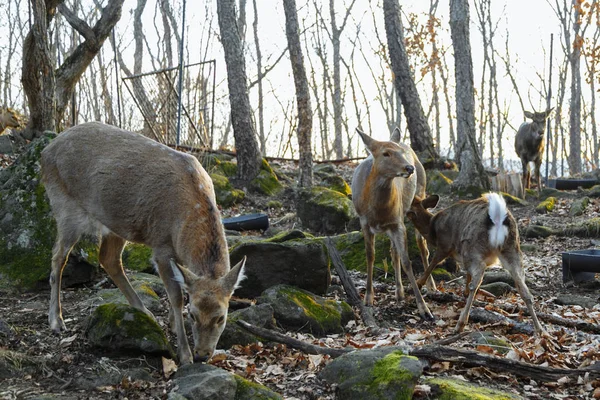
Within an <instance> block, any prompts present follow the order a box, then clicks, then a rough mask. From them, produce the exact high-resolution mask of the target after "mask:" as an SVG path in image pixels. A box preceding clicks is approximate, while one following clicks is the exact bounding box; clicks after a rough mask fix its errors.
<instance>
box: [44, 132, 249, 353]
mask: <svg viewBox="0 0 600 400" xmlns="http://www.w3.org/2000/svg"><path fill="white" fill-rule="evenodd" d="M41 165H42V181H43V183H44V186H45V188H46V193H47V194H48V197H49V199H50V205H51V207H52V211H53V213H54V217H55V218H56V223H57V231H58V232H57V238H56V243H55V245H54V248H53V252H52V271H51V275H50V286H51V299H50V311H49V315H48V321H49V323H50V327H51V328H52V330H54V331H55V332H60V331H61V330H64V329H65V324H64V321H63V317H62V311H61V303H60V285H61V276H62V271H63V268H64V266H65V264H66V261H67V258H68V256H69V253H70V252H71V249H72V248H73V246H74V245H75V244H76V243H77V242H78V240H79V239H80V237H81V236H82V235H84V234H90V235H95V236H97V237H99V243H100V257H99V259H100V264H101V265H102V267H103V268H104V270H105V271H106V272H107V273H108V275H109V276H110V277H111V279H112V280H113V281H114V283H115V284H116V285H117V287H118V288H119V289H120V290H121V292H123V294H124V295H125V297H126V298H127V300H128V301H129V303H130V304H131V305H132V306H133V307H135V308H137V309H139V310H141V311H143V312H145V313H147V314H148V315H152V314H151V313H150V311H148V309H147V308H146V307H145V306H144V304H143V303H142V301H141V300H140V298H139V297H138V295H137V294H136V293H135V291H134V290H133V288H132V287H131V284H130V283H129V280H128V279H127V276H126V275H125V274H124V272H123V265H122V262H121V253H122V251H123V248H124V246H125V244H126V241H131V242H136V243H142V244H145V245H147V246H148V247H151V248H152V250H153V252H152V261H153V263H154V264H155V266H156V267H157V269H158V272H159V274H160V277H161V279H162V280H163V282H164V284H165V286H166V289H167V294H168V296H169V300H170V303H171V310H170V313H169V317H170V320H171V324H172V327H173V329H174V331H175V332H176V334H177V345H178V356H179V362H180V363H182V364H189V363H192V362H193V361H200V362H203V361H207V360H208V359H209V358H210V357H211V356H212V354H213V352H214V350H215V347H216V344H217V342H218V340H219V337H220V336H221V333H222V332H223V329H224V328H225V323H226V321H227V309H228V305H229V299H230V297H231V295H232V293H233V291H234V290H235V289H236V287H237V286H238V284H239V282H240V281H241V279H243V277H244V273H243V270H244V263H245V259H244V260H242V261H240V263H238V264H237V265H236V266H234V267H233V268H231V269H230V264H229V253H228V250H227V242H226V241H225V233H224V229H223V226H222V224H221V218H220V213H219V210H218V209H217V204H216V201H215V194H214V189H213V184H212V181H211V179H210V177H209V176H208V174H207V173H206V171H205V170H204V169H203V168H202V166H201V165H200V163H199V162H198V160H197V159H196V158H195V157H193V156H191V155H188V154H185V153H181V152H179V151H176V150H173V149H171V148H169V147H167V146H164V145H162V144H160V143H157V142H155V141H153V140H150V139H147V138H145V137H143V136H141V135H139V134H136V133H132V132H128V131H125V130H122V129H119V128H116V127H114V126H110V125H104V124H101V123H98V122H92V123H86V124H81V125H78V126H75V127H72V128H70V129H67V130H66V131H64V132H63V133H61V134H60V135H58V137H57V138H56V139H54V140H53V141H52V142H51V143H50V144H49V145H48V146H47V147H46V149H44V151H43V152H42V158H41ZM182 289H184V290H185V291H186V292H187V293H188V294H189V314H190V316H191V318H192V320H193V323H192V330H193V336H194V342H195V346H194V351H193V353H192V351H191V349H190V346H189V344H188V340H187V337H186V332H185V327H184V320H183V313H182V311H183V307H184V297H183V292H182Z"/></svg>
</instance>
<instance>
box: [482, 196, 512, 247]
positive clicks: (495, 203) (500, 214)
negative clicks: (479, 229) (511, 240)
mask: <svg viewBox="0 0 600 400" xmlns="http://www.w3.org/2000/svg"><path fill="white" fill-rule="evenodd" d="M485 197H486V198H487V200H488V217H489V220H488V226H489V229H488V232H489V236H490V244H491V245H492V247H496V248H497V247H501V246H502V245H503V244H504V241H505V240H506V238H507V236H508V211H507V210H506V202H505V201H504V198H503V197H502V196H501V195H499V194H498V193H488V194H486V195H485Z"/></svg>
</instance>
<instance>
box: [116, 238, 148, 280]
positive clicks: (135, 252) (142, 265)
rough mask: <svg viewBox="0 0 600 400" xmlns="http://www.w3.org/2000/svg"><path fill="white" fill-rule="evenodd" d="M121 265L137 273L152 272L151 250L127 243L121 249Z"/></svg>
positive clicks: (143, 246)
mask: <svg viewBox="0 0 600 400" xmlns="http://www.w3.org/2000/svg"><path fill="white" fill-rule="evenodd" d="M122 259H123V265H124V266H125V267H126V268H129V269H131V270H134V271H138V272H148V273H150V272H152V271H154V266H153V265H152V261H151V259H152V249H151V248H150V247H148V246H145V245H143V244H139V243H127V245H126V246H125V249H123V255H122Z"/></svg>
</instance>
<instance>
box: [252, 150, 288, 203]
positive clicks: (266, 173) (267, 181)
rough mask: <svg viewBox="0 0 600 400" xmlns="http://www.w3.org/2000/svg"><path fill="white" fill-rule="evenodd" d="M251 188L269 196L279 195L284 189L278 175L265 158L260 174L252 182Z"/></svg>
mask: <svg viewBox="0 0 600 400" xmlns="http://www.w3.org/2000/svg"><path fill="white" fill-rule="evenodd" d="M250 187H251V189H252V190H253V191H256V192H258V193H262V194H264V195H267V196H272V195H274V194H277V193H279V192H280V191H281V189H283V186H282V185H281V182H279V179H277V175H276V174H275V172H274V171H273V169H272V168H271V166H270V165H269V163H268V162H267V160H265V159H264V158H263V160H262V164H261V167H260V172H259V173H258V175H257V176H256V178H254V179H253V180H252V182H251V183H250Z"/></svg>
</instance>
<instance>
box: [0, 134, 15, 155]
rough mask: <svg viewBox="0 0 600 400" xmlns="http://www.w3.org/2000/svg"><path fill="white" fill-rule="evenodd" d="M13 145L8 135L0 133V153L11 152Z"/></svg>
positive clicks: (12, 151)
mask: <svg viewBox="0 0 600 400" xmlns="http://www.w3.org/2000/svg"><path fill="white" fill-rule="evenodd" d="M13 153H14V146H13V143H12V140H11V139H10V135H0V154H13Z"/></svg>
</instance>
